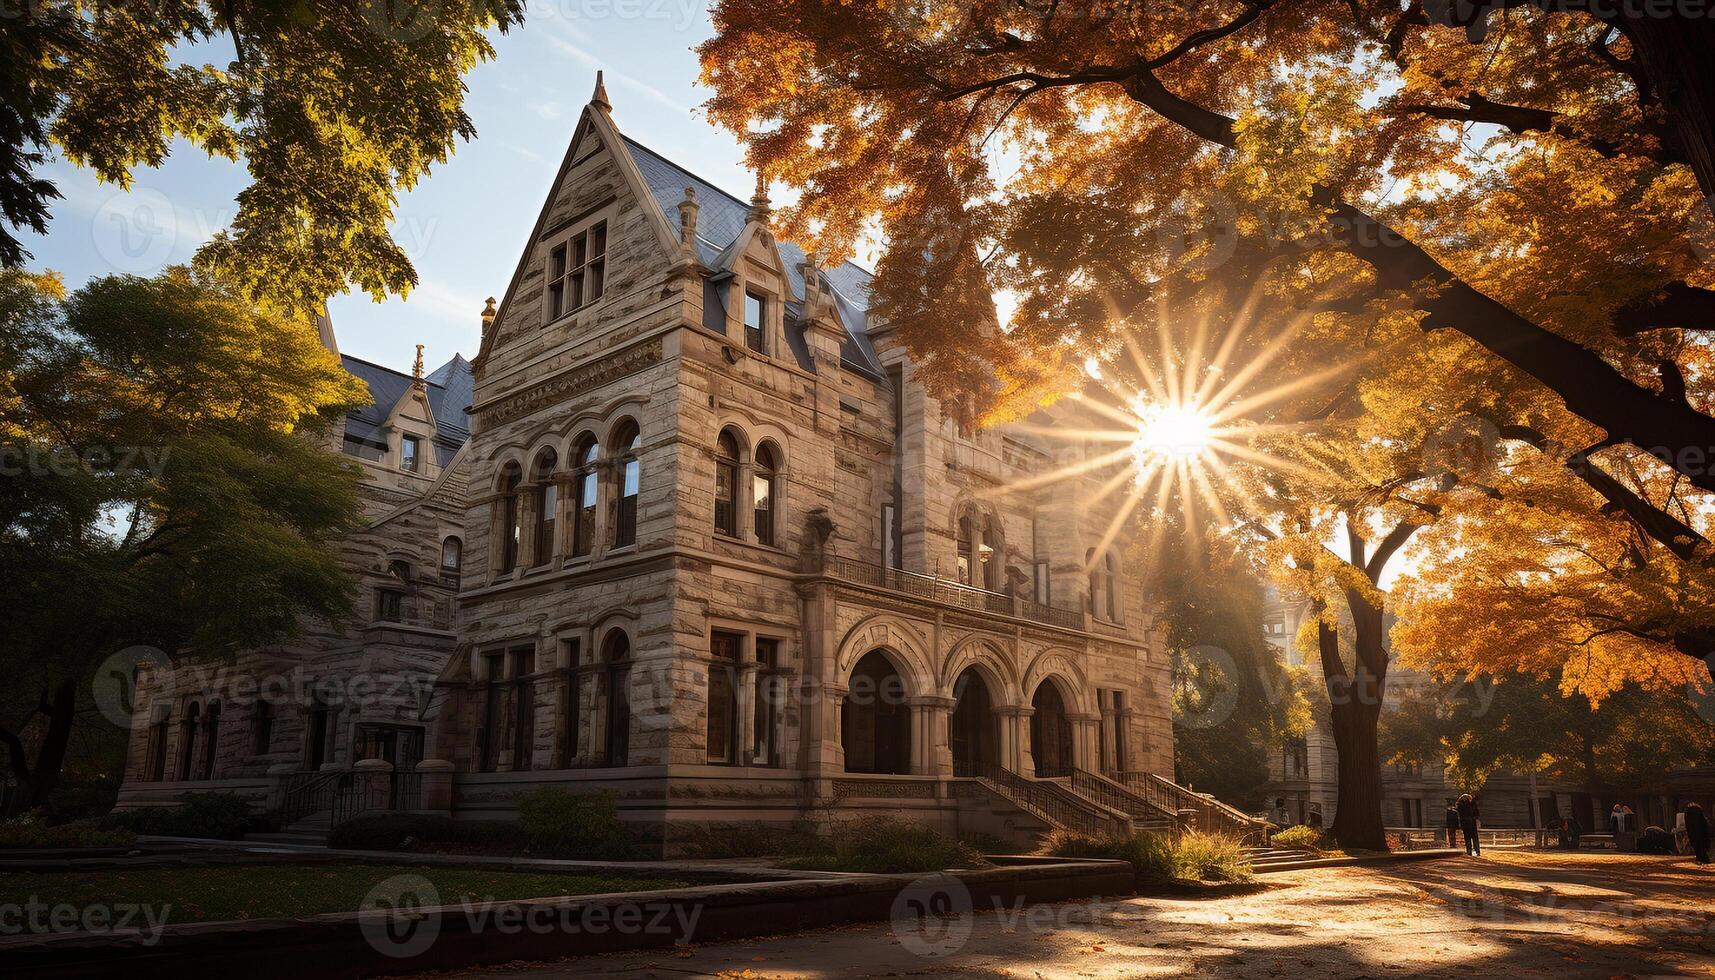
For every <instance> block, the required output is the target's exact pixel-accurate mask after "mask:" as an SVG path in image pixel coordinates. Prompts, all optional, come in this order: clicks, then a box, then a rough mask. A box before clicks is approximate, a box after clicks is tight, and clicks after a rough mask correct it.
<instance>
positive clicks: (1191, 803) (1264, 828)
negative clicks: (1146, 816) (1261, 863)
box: [1120, 772, 1269, 844]
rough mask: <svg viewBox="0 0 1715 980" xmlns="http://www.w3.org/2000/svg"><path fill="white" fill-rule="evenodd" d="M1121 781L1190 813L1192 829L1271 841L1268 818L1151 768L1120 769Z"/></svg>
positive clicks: (1153, 799) (1159, 803)
mask: <svg viewBox="0 0 1715 980" xmlns="http://www.w3.org/2000/svg"><path fill="white" fill-rule="evenodd" d="M1120 781H1121V782H1122V783H1123V784H1124V785H1125V787H1126V788H1127V789H1130V790H1132V791H1133V792H1135V793H1137V794H1138V795H1140V796H1142V797H1143V798H1144V799H1145V800H1148V801H1149V802H1150V804H1151V805H1154V806H1158V807H1161V808H1163V809H1167V810H1171V811H1172V812H1174V813H1176V814H1181V815H1182V816H1183V815H1189V817H1190V819H1189V821H1188V822H1189V823H1190V824H1191V829H1193V830H1199V831H1202V832H1203V833H1205V834H1225V835H1228V836H1232V837H1237V838H1239V839H1241V840H1244V841H1247V842H1252V843H1257V844H1267V843H1268V838H1269V823H1268V821H1267V820H1263V819H1260V818H1258V817H1253V816H1251V815H1249V814H1247V813H1242V812H1240V811H1239V810H1236V809H1234V808H1232V807H1230V806H1228V805H1226V804H1225V803H1222V802H1221V801H1220V800H1217V799H1215V798H1214V797H1213V796H1205V795H1203V794H1202V793H1193V792H1191V791H1190V790H1188V789H1186V788H1185V787H1183V786H1181V785H1179V784H1178V783H1175V782H1174V781H1172V780H1171V779H1167V778H1164V777H1162V776H1158V775H1156V774H1155V773H1152V772H1127V773H1121V774H1120ZM1188 811H1189V813H1187V812H1188Z"/></svg>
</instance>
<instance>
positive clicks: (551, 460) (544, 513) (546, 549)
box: [531, 449, 560, 565]
mask: <svg viewBox="0 0 1715 980" xmlns="http://www.w3.org/2000/svg"><path fill="white" fill-rule="evenodd" d="M559 461H560V457H559V456H558V455H556V454H555V452H554V451H553V450H552V449H545V450H543V451H542V455H540V456H538V457H536V472H534V473H532V474H531V479H532V480H534V481H535V483H536V539H535V553H534V554H533V555H532V556H531V561H532V562H533V563H534V564H537V565H546V564H547V563H548V562H550V561H552V560H553V558H554V524H555V518H556V517H557V516H558V515H559V510H560V486H559V484H557V483H555V482H554V467H555V466H556V465H557V464H558V463H559Z"/></svg>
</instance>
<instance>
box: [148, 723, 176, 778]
mask: <svg viewBox="0 0 1715 980" xmlns="http://www.w3.org/2000/svg"><path fill="white" fill-rule="evenodd" d="M171 716H172V712H171V711H162V712H161V717H160V718H159V719H158V720H157V721H156V722H155V725H154V729H153V730H152V731H151V732H150V733H149V775H148V778H149V779H150V780H151V781H152V782H157V783H158V782H160V781H161V780H163V779H166V778H167V734H168V732H169V730H170V729H171V727H172V717H171Z"/></svg>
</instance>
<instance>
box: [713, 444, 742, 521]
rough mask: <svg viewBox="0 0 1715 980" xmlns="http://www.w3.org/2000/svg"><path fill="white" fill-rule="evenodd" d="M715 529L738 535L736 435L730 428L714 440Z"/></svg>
mask: <svg viewBox="0 0 1715 980" xmlns="http://www.w3.org/2000/svg"><path fill="white" fill-rule="evenodd" d="M715 530H716V531H718V532H720V533H721V534H728V535H731V536H733V537H735V538H736V537H738V437H737V436H734V435H733V432H732V430H731V429H722V430H721V436H720V439H718V440H717V441H716V442H715Z"/></svg>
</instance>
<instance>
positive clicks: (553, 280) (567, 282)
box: [542, 216, 608, 325]
mask: <svg viewBox="0 0 1715 980" xmlns="http://www.w3.org/2000/svg"><path fill="white" fill-rule="evenodd" d="M607 222H608V219H607V217H605V216H603V217H600V218H597V219H595V220H593V221H590V222H587V223H585V224H583V225H580V226H578V227H575V228H573V229H571V230H570V231H568V232H566V233H565V234H563V235H560V236H559V237H557V238H555V239H554V240H553V241H551V242H550V243H549V245H548V250H547V254H546V256H545V257H544V260H543V268H542V297H543V299H542V322H543V324H544V325H545V324H549V323H553V322H555V321H557V320H559V319H561V318H563V317H566V316H570V315H571V314H573V313H576V312H578V311H579V310H583V309H587V308H589V307H591V306H594V305H595V304H597V303H599V302H601V301H602V298H603V297H604V296H606V295H607V246H608V234H607V228H608V225H607Z"/></svg>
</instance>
